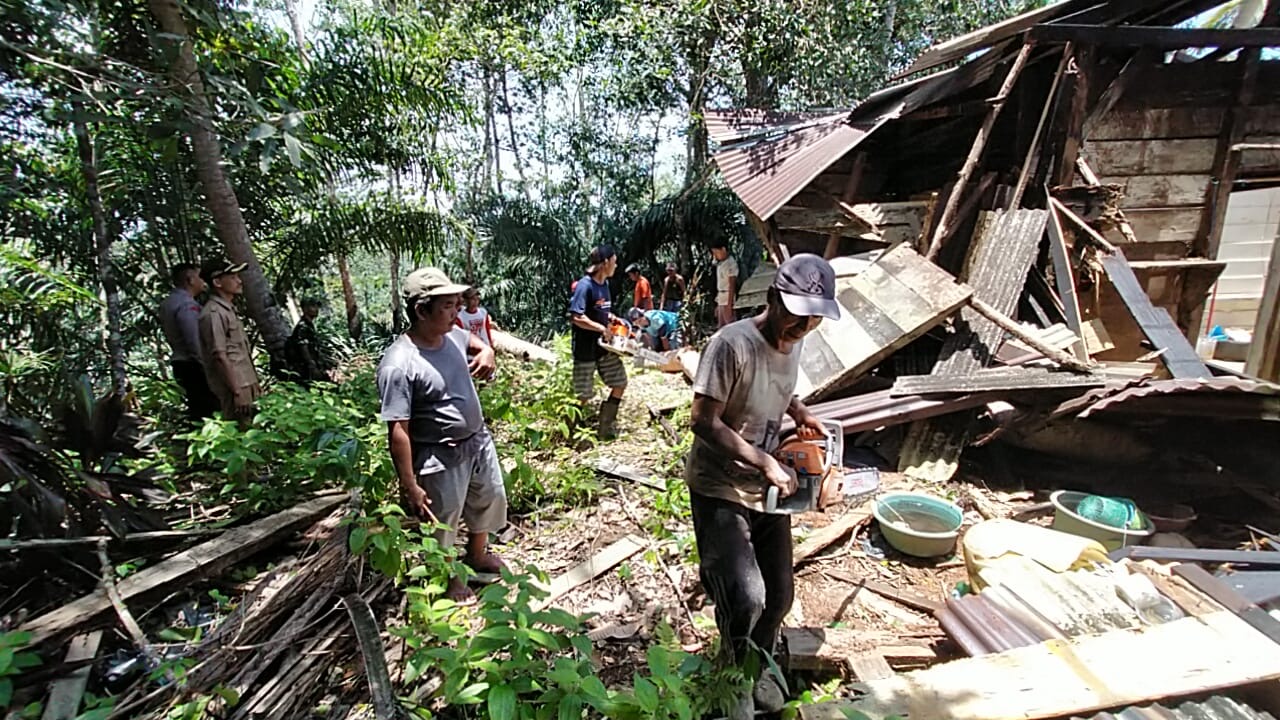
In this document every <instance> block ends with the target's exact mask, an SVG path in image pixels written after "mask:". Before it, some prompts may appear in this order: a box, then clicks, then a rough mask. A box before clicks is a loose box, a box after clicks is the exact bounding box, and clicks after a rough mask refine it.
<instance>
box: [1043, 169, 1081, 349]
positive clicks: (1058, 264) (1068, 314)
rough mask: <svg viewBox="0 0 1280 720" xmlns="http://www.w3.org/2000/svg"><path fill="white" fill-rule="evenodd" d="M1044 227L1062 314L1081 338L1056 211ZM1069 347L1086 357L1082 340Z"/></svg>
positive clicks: (1073, 284) (1068, 253)
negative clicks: (1047, 232)
mask: <svg viewBox="0 0 1280 720" xmlns="http://www.w3.org/2000/svg"><path fill="white" fill-rule="evenodd" d="M1046 195H1047V191H1046ZM1045 228H1046V229H1047V230H1048V231H1049V259H1050V261H1052V263H1053V281H1054V284H1055V285H1056V286H1057V289H1058V300H1059V301H1060V302H1061V303H1062V315H1063V317H1064V318H1065V319H1066V321H1067V327H1069V328H1071V331H1072V332H1074V333H1075V334H1076V335H1078V336H1080V337H1081V338H1082V339H1083V337H1084V325H1083V323H1082V321H1081V316H1080V296H1079V295H1078V294H1077V293H1076V277H1075V271H1074V269H1073V267H1072V262H1071V260H1072V258H1071V250H1070V248H1068V247H1067V240H1066V236H1064V235H1063V234H1062V223H1061V222H1060V221H1059V220H1058V213H1056V212H1051V213H1049V222H1048V223H1046V224H1045ZM1071 348H1072V352H1074V353H1075V354H1076V357H1077V358H1080V359H1081V360H1086V359H1088V357H1089V352H1088V349H1087V348H1086V347H1085V345H1084V342H1083V340H1082V341H1081V342H1077V343H1073V344H1072V346H1071Z"/></svg>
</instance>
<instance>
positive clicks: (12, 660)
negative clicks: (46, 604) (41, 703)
mask: <svg viewBox="0 0 1280 720" xmlns="http://www.w3.org/2000/svg"><path fill="white" fill-rule="evenodd" d="M30 642H31V633H27V632H7V633H3V634H0V709H5V708H8V707H9V703H11V702H12V701H13V678H14V677H16V676H18V675H20V674H22V672H23V671H24V670H30V669H31V668H33V667H36V666H37V665H39V664H40V656H39V655H37V654H35V653H34V652H30V651H28V650H26V649H25V648H26V647H27V644H28V643H30Z"/></svg>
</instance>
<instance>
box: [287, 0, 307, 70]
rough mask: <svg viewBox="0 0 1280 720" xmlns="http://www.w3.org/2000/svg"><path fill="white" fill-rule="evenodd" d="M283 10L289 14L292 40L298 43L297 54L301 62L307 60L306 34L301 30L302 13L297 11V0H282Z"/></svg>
mask: <svg viewBox="0 0 1280 720" xmlns="http://www.w3.org/2000/svg"><path fill="white" fill-rule="evenodd" d="M284 12H285V14H286V15H288V16H289V29H291V30H292V31H293V41H294V42H296V43H298V55H299V56H301V57H302V62H304V63H306V62H307V36H306V33H305V32H303V30H302V15H301V14H300V13H299V12H298V0H284Z"/></svg>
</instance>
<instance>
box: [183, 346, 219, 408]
mask: <svg viewBox="0 0 1280 720" xmlns="http://www.w3.org/2000/svg"><path fill="white" fill-rule="evenodd" d="M172 364H173V379H174V380H177V381H178V386H179V387H181V388H182V394H183V395H185V396H186V398H187V417H188V418H190V419H192V420H201V419H203V418H207V417H210V416H212V415H213V414H214V413H215V412H217V410H218V408H219V407H221V406H220V405H219V403H218V398H216V397H214V395H213V391H212V390H210V389H209V381H208V380H207V379H205V376H204V366H203V365H201V364H200V362H199V361H198V360H174V361H173V363H172Z"/></svg>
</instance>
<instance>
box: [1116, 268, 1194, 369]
mask: <svg viewBox="0 0 1280 720" xmlns="http://www.w3.org/2000/svg"><path fill="white" fill-rule="evenodd" d="M1101 260H1102V270H1103V272H1105V273H1106V274H1107V277H1108V278H1109V279H1110V280H1111V284H1112V286H1114V287H1115V289H1116V293H1117V294H1118V295H1119V296H1120V299H1121V300H1122V301H1123V302H1124V304H1125V306H1126V307H1127V308H1128V309H1129V314H1130V315H1132V316H1133V319H1134V321H1136V322H1137V323H1138V328H1139V329H1141V330H1142V334H1143V335H1145V336H1146V338H1147V340H1149V341H1150V342H1151V344H1152V345H1153V346H1155V348H1156V349H1157V350H1164V353H1163V354H1162V355H1161V356H1160V361H1161V362H1163V363H1164V365H1165V367H1166V368H1168V369H1169V374H1170V375H1172V376H1173V377H1174V378H1175V379H1177V378H1207V377H1211V376H1212V373H1210V372H1209V368H1207V367H1205V365H1204V361H1202V360H1201V359H1200V356H1199V355H1196V350H1195V348H1194V347H1192V346H1191V343H1190V342H1188V341H1187V337H1186V335H1184V334H1183V333H1182V331H1181V330H1179V329H1178V326H1177V325H1175V324H1174V322H1173V318H1171V317H1169V313H1167V312H1165V311H1164V309H1162V308H1157V307H1156V306H1154V305H1152V303H1151V298H1150V297H1148V296H1147V291H1146V290H1144V289H1143V288H1142V284H1141V283H1139V282H1138V278H1137V276H1136V275H1134V274H1133V269H1132V268H1130V267H1129V261H1128V260H1126V259H1125V257H1124V254H1123V253H1121V252H1119V251H1116V252H1115V253H1112V254H1110V255H1103V256H1102V258H1101Z"/></svg>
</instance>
